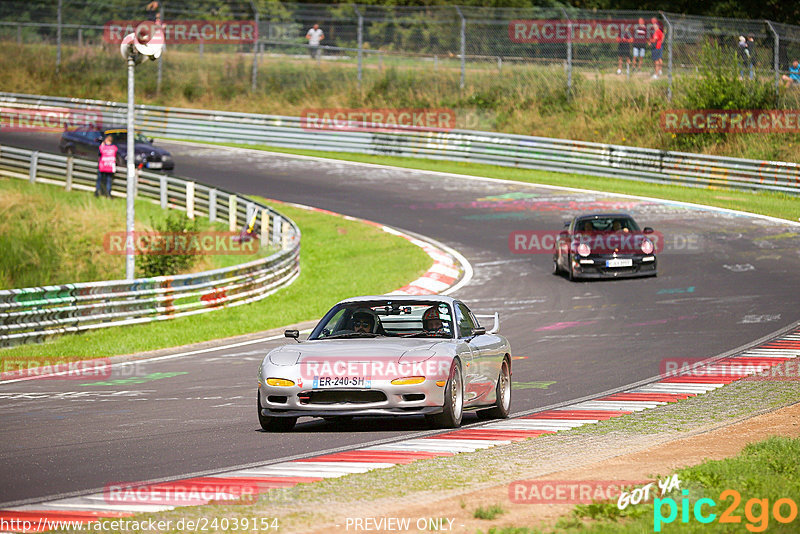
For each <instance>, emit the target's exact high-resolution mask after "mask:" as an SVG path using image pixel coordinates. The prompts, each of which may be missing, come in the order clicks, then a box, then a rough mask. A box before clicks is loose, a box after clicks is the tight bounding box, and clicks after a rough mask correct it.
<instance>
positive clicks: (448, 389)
mask: <svg viewBox="0 0 800 534" xmlns="http://www.w3.org/2000/svg"><path fill="white" fill-rule="evenodd" d="M443 408H444V409H443V410H442V413H437V414H433V415H426V416H425V419H427V421H428V424H430V425H431V426H432V427H434V428H458V427H460V426H461V417H462V416H463V415H464V409H463V408H464V381H463V378H462V376H461V362H459V361H458V360H453V363H451V364H450V377H449V378H448V379H447V384H445V386H444V406H443Z"/></svg>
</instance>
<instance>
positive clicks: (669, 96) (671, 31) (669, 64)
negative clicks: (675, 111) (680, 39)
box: [659, 11, 675, 102]
mask: <svg viewBox="0 0 800 534" xmlns="http://www.w3.org/2000/svg"><path fill="white" fill-rule="evenodd" d="M659 13H660V14H661V18H663V19H664V23H665V24H666V25H667V32H668V34H669V37H667V100H669V101H670V102H672V43H673V36H674V34H675V31H674V28H673V27H672V22H671V21H670V20H669V19H668V18H667V15H666V13H664V12H663V11H659Z"/></svg>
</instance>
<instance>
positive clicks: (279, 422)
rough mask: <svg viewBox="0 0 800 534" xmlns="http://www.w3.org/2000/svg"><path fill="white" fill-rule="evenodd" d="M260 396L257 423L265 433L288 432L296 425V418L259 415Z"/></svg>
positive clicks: (259, 397)
mask: <svg viewBox="0 0 800 534" xmlns="http://www.w3.org/2000/svg"><path fill="white" fill-rule="evenodd" d="M261 410H262V408H261V395H260V394H259V395H258V422H259V424H260V425H261V428H262V429H264V430H266V431H267V432H288V431H290V430H291V429H293V428H294V425H295V423H297V417H270V416H269V415H263V414H262V413H261Z"/></svg>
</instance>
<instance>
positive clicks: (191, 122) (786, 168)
mask: <svg viewBox="0 0 800 534" xmlns="http://www.w3.org/2000/svg"><path fill="white" fill-rule="evenodd" d="M0 103H2V104H3V105H4V106H5V107H20V108H58V109H60V108H64V109H79V110H86V109H87V108H88V109H90V110H92V111H93V112H95V113H98V114H102V117H103V120H104V121H105V122H106V123H107V124H124V123H125V113H126V105H125V104H123V103H119V102H104V101H99V100H83V99H75V98H62V97H48V96H38V95H24V94H14V93H0ZM136 121H137V124H138V125H139V127H140V128H141V131H142V132H144V133H146V134H147V135H151V136H156V137H165V138H172V139H193V140H198V141H209V142H237V143H250V144H265V145H270V146H276V147H287V148H313V149H315V150H329V151H337V152H358V153H363V154H376V155H391V156H409V157H420V158H427V159H441V160H448V161H469V162H475V163H488V164H492V165H502V166H507V167H522V168H528V169H539V170H546V171H554V172H575V173H579V174H589V175H594V176H604V177H610V178H622V179H626V180H635V181H644V182H655V183H666V184H678V185H684V186H691V187H721V188H733V189H745V190H772V191H781V192H784V193H792V194H800V165H798V164H797V163H787V162H781V161H758V160H750V159H739V158H728V157H721V156H711V155H703V154H690V153H685V152H669V151H664V150H656V149H650V148H636V147H629V146H621V145H606V144H602V143H590V142H585V141H570V140H566V139H552V138H547V137H531V136H525V135H512V134H503V133H493V132H479V131H472V130H450V131H432V130H426V131H422V130H408V131H397V130H395V131H389V130H388V129H386V128H383V130H384V131H354V130H344V129H340V130H332V129H320V128H315V127H312V126H311V125H310V124H307V123H305V122H304V121H303V119H302V118H299V117H282V116H277V115H257V114H252V113H236V112H227V111H208V110H198V109H183V108H166V107H160V106H142V105H140V106H136ZM362 130H363V129H362Z"/></svg>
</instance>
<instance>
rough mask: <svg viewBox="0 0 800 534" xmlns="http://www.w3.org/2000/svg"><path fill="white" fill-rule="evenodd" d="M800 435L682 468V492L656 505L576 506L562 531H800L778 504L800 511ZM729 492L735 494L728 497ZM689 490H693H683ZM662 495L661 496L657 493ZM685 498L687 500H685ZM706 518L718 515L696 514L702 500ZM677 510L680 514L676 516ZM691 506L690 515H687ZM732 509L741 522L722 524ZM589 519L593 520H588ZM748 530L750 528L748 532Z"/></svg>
mask: <svg viewBox="0 0 800 534" xmlns="http://www.w3.org/2000/svg"><path fill="white" fill-rule="evenodd" d="M798 455H800V439H798V438H794V439H792V438H785V437H777V436H776V437H771V438H769V439H767V440H764V441H760V442H757V443H750V444H748V445H747V446H745V448H744V449H743V450H742V452H741V453H740V454H739V455H738V456H735V457H732V458H726V459H724V460H714V461H705V462H703V463H701V464H699V465H695V466H692V467H688V468H685V469H681V470H678V471H677V472H676V473H677V475H678V478H679V479H680V481H681V491H680V492H679V491H673V492H671V493H670V494H668V495H664V496H663V497H658V496H657V497H656V498H655V500H653V501H652V502H650V503H647V504H640V505H635V506H628V507H627V508H626V509H624V510H619V509H618V508H617V505H616V503H612V502H603V503H593V504H590V505H581V506H578V507H576V508H575V509H574V510H573V511H572V513H571V514H570V515H569V516H566V517H563V518H561V519H560V520H559V521H558V523H557V524H556V531H559V532H598V533H600V532H602V533H607V532H610V533H619V534H628V533H639V532H653V531H655V532H662V531H663V532H678V531H680V532H689V533H693V532H696V533H698V534H700V533H706V532H709V531H710V532H734V531H735V532H739V531H742V532H745V531H749V532H763V531H768V532H797V519H796V518H795V519H794V520H793V521H791V522H789V523H785V522H784V523H782V522H779V521H778V520H776V518H775V508H774V506H775V503H776V501H778V500H779V499H788V500H791V502H792V503H793V505H790V504H788V503H787V502H785V501H784V503H783V505H782V506H781V508H780V510H779V513H780V514H781V516H782V517H788V516H790V515H791V514H790V507H791V506H794V509H795V510H796V509H797V505H798V502H797V496H798V495H800V464H798V462H797V458H798ZM726 490H733V491H734V492H736V494H738V495H739V496H740V498H739V499H736V495H735V494H729V495H726V494H724V492H725V491H726ZM684 491H687V492H688V494H685V495H684V494H682V492H684ZM657 495H658V494H657ZM683 499H687V500H686V501H684V500H683ZM699 499H711V501H713V503H714V504H711V503H710V502H709V501H705V504H703V506H702V507H701V511H702V514H703V516H705V517H709V516H711V515H712V514H713V515H714V516H715V517H714V518H713V521H710V522H706V523H703V522H701V521H699V520H698V518H697V515H696V512H695V510H696V506H695V505H696V503H697V502H698V500H699ZM673 509H674V511H675V517H673V518H672V519H671V520H670V521H667V519H669V518H670V517H671V512H672V510H673ZM684 510H688V512H687V515H683V513H684ZM726 510H727V511H728V513H729V515H730V516H731V517H732V518H738V519H735V521H736V523H727V524H722V523H721V522H720V519H721V515H722V513H723V512H725V511H726ZM587 519H591V520H592V521H591V522H589V523H587V521H586V520H587ZM745 529H746V530H745Z"/></svg>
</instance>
